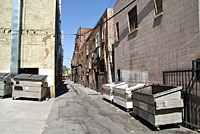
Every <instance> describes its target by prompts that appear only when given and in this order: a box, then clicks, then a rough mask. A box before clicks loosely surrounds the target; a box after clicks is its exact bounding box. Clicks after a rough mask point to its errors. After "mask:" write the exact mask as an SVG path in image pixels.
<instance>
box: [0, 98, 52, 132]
mask: <svg viewBox="0 0 200 134" xmlns="http://www.w3.org/2000/svg"><path fill="white" fill-rule="evenodd" d="M53 102H54V99H50V100H49V101H41V102H38V101H37V100H27V99H23V100H22V99H19V100H12V99H11V98H5V99H0V133H1V134H41V133H42V131H43V129H44V127H45V125H46V120H47V118H48V115H49V112H50V110H51V107H52V104H53Z"/></svg>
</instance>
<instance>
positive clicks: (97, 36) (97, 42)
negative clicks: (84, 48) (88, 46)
mask: <svg viewBox="0 0 200 134" xmlns="http://www.w3.org/2000/svg"><path fill="white" fill-rule="evenodd" d="M99 44H100V40H99V33H97V34H96V48H97V47H99Z"/></svg>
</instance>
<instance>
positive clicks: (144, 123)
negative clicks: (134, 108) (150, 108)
mask: <svg viewBox="0 0 200 134" xmlns="http://www.w3.org/2000/svg"><path fill="white" fill-rule="evenodd" d="M130 115H131V116H132V117H134V118H135V119H136V120H138V121H139V122H140V123H142V124H143V125H144V126H146V127H148V128H149V129H150V130H151V131H157V129H156V127H155V126H153V125H152V124H150V123H149V122H147V121H146V120H144V119H142V118H140V117H139V116H137V115H135V114H134V113H130ZM159 128H160V130H169V129H174V128H180V125H179V124H169V125H162V126H160V127H159ZM175 131H176V133H177V134H182V133H183V132H181V131H179V130H175ZM190 133H191V132H190V131H188V132H187V134H190Z"/></svg>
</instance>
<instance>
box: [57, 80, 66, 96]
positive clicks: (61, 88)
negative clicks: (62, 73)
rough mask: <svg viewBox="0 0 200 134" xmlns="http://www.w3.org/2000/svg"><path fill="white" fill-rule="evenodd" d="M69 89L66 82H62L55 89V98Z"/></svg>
mask: <svg viewBox="0 0 200 134" xmlns="http://www.w3.org/2000/svg"><path fill="white" fill-rule="evenodd" d="M68 91H69V89H68V88H67V84H65V83H64V84H62V85H61V87H60V88H59V89H58V90H57V91H56V98H57V97H59V96H61V95H63V94H65V93H67V92H68Z"/></svg>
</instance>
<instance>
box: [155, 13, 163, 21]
mask: <svg viewBox="0 0 200 134" xmlns="http://www.w3.org/2000/svg"><path fill="white" fill-rule="evenodd" d="M160 16H163V12H161V13H159V14H157V15H155V16H154V19H157V18H159V17H160Z"/></svg>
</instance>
